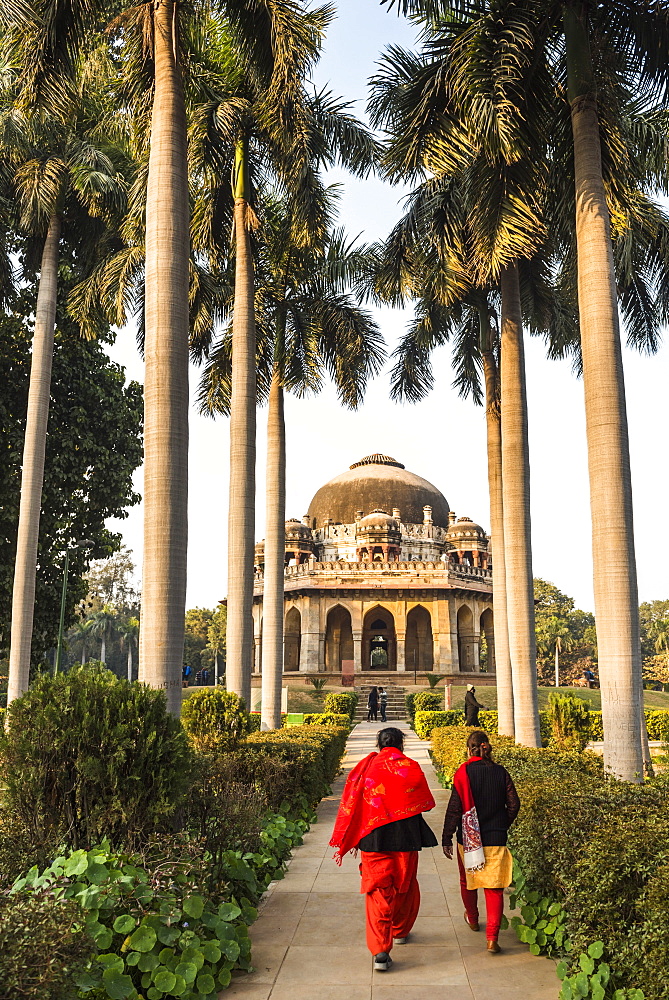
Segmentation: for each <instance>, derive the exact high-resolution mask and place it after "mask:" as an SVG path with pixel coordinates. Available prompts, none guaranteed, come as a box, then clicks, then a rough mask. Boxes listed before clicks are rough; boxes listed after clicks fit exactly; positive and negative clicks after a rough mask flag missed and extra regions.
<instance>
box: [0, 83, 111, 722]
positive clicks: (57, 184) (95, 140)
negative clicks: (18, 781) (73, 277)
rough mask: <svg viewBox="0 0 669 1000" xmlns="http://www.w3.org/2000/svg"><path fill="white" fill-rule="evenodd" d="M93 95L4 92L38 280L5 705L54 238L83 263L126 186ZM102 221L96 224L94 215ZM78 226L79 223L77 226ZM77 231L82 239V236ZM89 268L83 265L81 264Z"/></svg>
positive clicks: (33, 501)
mask: <svg viewBox="0 0 669 1000" xmlns="http://www.w3.org/2000/svg"><path fill="white" fill-rule="evenodd" d="M95 97H96V95H92V93H91V89H90V81H89V88H87V92H86V93H85V94H84V92H83V88H81V90H80V92H79V93H78V94H77V95H75V96H74V97H73V98H72V100H71V101H70V103H69V105H68V108H67V114H66V116H65V118H64V119H63V118H61V117H59V118H56V117H52V116H49V115H42V116H39V115H37V114H29V113H27V112H26V111H25V110H24V109H23V108H22V106H21V104H20V103H19V101H18V100H17V84H16V74H14V75H13V77H12V78H11V79H10V82H9V86H8V87H7V89H6V91H5V93H4V94H3V98H4V107H3V112H4V113H3V120H2V130H3V138H4V143H3V145H4V151H5V157H6V170H7V173H8V174H9V176H10V180H9V182H10V190H12V192H13V197H14V199H15V206H16V210H17V219H16V224H17V226H18V228H19V230H20V231H21V232H22V233H23V234H24V235H28V236H29V237H31V238H32V239H34V240H36V241H40V242H41V248H42V249H41V265H40V278H39V286H38V293H37V306H36V310H35V325H34V334H33V347H32V363H31V368H30V384H29V390H28V413H27V419H26V430H25V439H24V448H23V467H22V473H21V501H20V507H19V523H18V534H17V548H16V563H15V570H14V589H13V594H12V630H11V640H10V657H9V684H8V694H7V699H8V703H10V702H11V701H13V699H14V698H17V697H19V696H20V695H21V694H23V692H24V691H26V690H27V688H28V683H29V675H30V658H31V643H32V630H33V613H34V604H35V576H36V568H37V546H38V538H39V523H40V511H41V502H42V486H43V482H44V454H45V448H46V434H47V423H48V416H49V398H50V389H51V364H52V358H53V343H54V331H55V325H56V302H57V296H58V267H59V260H60V245H61V238H62V237H63V236H64V235H65V236H66V237H67V238H68V239H71V238H72V233H71V232H68V226H69V225H70V224H72V225H73V226H74V227H75V231H77V232H78V233H79V235H78V237H77V242H78V243H79V247H78V250H79V252H80V259H81V260H82V261H84V262H86V258H87V255H94V254H95V252H96V248H95V243H94V240H95V239H96V238H97V239H98V240H100V242H101V245H102V244H104V240H103V238H102V237H103V234H104V225H105V224H109V225H110V226H112V225H113V220H114V219H116V220H118V217H119V213H120V211H121V210H122V209H123V206H124V204H125V184H124V180H123V177H122V175H121V174H120V173H119V172H118V171H117V169H116V167H115V165H114V155H115V153H114V150H113V149H112V148H111V147H110V145H109V143H106V142H104V141H103V140H101V138H100V136H99V134H98V133H97V128H96V120H95V117H96V111H98V110H99V107H100V99H99V95H97V99H98V103H97V106H96V104H95ZM95 219H99V220H101V223H102V225H101V224H95V223H93V222H92V220H95ZM77 227H81V228H77ZM81 229H83V230H84V232H87V233H88V238H86V237H84V239H83V243H82V238H81ZM85 266H86V264H84V267H85Z"/></svg>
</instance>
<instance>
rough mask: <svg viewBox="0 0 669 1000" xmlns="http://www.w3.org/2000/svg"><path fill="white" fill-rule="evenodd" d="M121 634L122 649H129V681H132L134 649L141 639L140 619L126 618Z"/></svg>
mask: <svg viewBox="0 0 669 1000" xmlns="http://www.w3.org/2000/svg"><path fill="white" fill-rule="evenodd" d="M119 634H120V638H121V649H123V647H124V646H125V647H127V650H128V680H129V681H131V680H132V649H133V646H134V645H135V643H136V642H137V639H138V637H139V619H138V618H126V620H125V621H123V622H122V623H121V626H120V629H119Z"/></svg>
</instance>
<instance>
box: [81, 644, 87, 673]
mask: <svg viewBox="0 0 669 1000" xmlns="http://www.w3.org/2000/svg"><path fill="white" fill-rule="evenodd" d="M87 661H88V657H87V656H86V643H84V644H83V646H82V647H81V665H82V667H84V666H86V663H87Z"/></svg>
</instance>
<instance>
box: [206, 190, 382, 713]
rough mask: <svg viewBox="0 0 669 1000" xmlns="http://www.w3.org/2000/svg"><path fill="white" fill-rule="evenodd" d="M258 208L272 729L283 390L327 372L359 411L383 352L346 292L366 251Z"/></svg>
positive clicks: (217, 394) (284, 209)
mask: <svg viewBox="0 0 669 1000" xmlns="http://www.w3.org/2000/svg"><path fill="white" fill-rule="evenodd" d="M320 197H321V198H322V199H323V201H324V203H325V204H327V202H328V201H330V202H331V201H332V194H331V193H330V196H329V197H328V194H327V192H321V194H320ZM330 212H331V207H330V208H328V214H330ZM262 214H263V220H264V221H263V227H262V229H261V230H260V231H259V234H258V251H257V260H258V265H257V273H256V287H257V292H256V304H255V313H256V317H257V324H258V329H259V331H260V334H261V335H260V338H259V342H258V348H259V357H258V374H259V378H258V389H259V393H258V394H259V397H260V399H262V398H263V397H266V398H267V400H268V413H267V488H266V505H267V519H266V530H265V571H264V584H263V640H262V641H263V646H262V719H261V724H262V727H263V728H264V729H276V728H278V727H279V726H280V724H281V682H282V675H283V626H284V589H283V585H284V561H285V521H286V510H285V489H286V428H285V420H284V392H285V390H286V389H288V390H290V391H293V392H296V393H297V394H298V395H302V394H304V393H305V392H308V391H317V390H318V389H319V388H320V386H321V384H322V380H323V375H324V373H328V374H329V375H330V376H331V377H332V379H333V381H334V382H335V385H336V386H337V389H338V393H339V397H340V399H341V401H342V402H343V403H344V405H347V406H350V407H352V408H355V407H356V406H358V405H359V403H360V402H361V400H362V398H363V395H364V391H365V386H366V382H367V379H368V378H369V376H370V375H373V374H375V373H376V372H377V371H378V370H379V367H380V365H381V364H382V361H383V357H384V354H383V350H382V347H381V338H380V335H379V331H378V328H377V326H376V323H375V322H374V321H373V319H372V318H371V316H370V315H369V313H368V312H366V311H365V310H363V309H361V308H359V306H357V305H356V303H355V301H354V300H353V298H352V296H351V295H350V294H348V293H347V290H346V289H347V286H348V285H349V284H350V283H351V281H352V280H354V279H355V277H356V275H357V273H358V272H359V270H360V268H361V266H362V263H363V262H364V261H365V259H366V250H365V248H363V247H358V248H356V247H355V246H354V244H353V243H351V242H348V241H347V240H346V239H345V238H344V235H343V233H341V232H340V231H337V230H333V229H332V227H331V225H329V226H328V227H327V229H326V232H325V233H324V234H323V235H322V236H321V238H320V240H319V241H318V243H314V242H311V243H309V244H307V245H305V244H304V241H303V239H301V237H300V233H299V232H296V231H295V213H294V210H293V204H292V199H290V198H284V199H282V200H280V199H276V198H269V197H268V198H266V199H265V202H264V204H263V213H262ZM233 336H234V334H233ZM230 339H231V338H230V337H227V338H224V340H223V342H222V343H221V345H220V346H219V347H218V348H217V349H216V350H215V351H214V352H213V354H212V360H211V361H210V363H209V365H208V366H207V369H206V370H205V373H204V378H203V382H202V387H201V399H202V402H203V405H204V406H205V407H206V408H207V409H208V410H209V411H210V412H211V411H218V412H228V408H229V399H230V368H231V366H230V347H231V344H230ZM232 356H233V358H234V347H232Z"/></svg>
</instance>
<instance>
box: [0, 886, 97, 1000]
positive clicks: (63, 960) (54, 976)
mask: <svg viewBox="0 0 669 1000" xmlns="http://www.w3.org/2000/svg"><path fill="white" fill-rule="evenodd" d="M94 951H95V946H94V944H93V941H92V939H91V938H90V937H89V936H88V934H87V933H86V930H85V929H84V928H83V926H82V924H81V911H80V909H79V907H78V906H77V905H76V903H74V902H72V901H71V900H57V899H55V898H54V895H53V893H52V892H49V891H48V890H45V891H42V892H39V893H34V894H28V893H19V894H17V895H15V896H11V897H8V896H0V1000H19V998H25V1000H76V997H77V996H79V995H80V994H79V991H78V989H77V986H76V984H75V977H77V976H81V975H83V974H84V972H85V970H86V967H87V965H88V963H89V961H90V960H91V957H92V955H93V954H94Z"/></svg>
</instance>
